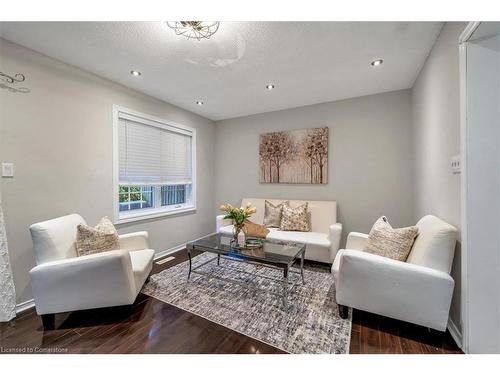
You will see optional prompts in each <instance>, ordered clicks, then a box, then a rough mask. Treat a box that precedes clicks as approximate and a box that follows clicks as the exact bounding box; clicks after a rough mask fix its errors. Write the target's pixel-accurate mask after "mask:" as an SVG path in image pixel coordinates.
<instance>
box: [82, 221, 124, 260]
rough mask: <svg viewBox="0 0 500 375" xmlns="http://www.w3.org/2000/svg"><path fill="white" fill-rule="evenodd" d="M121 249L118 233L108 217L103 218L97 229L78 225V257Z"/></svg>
mask: <svg viewBox="0 0 500 375" xmlns="http://www.w3.org/2000/svg"><path fill="white" fill-rule="evenodd" d="M119 248H120V239H119V237H118V232H117V231H116V228H115V226H114V225H113V223H112V222H111V221H110V220H109V219H108V218H107V217H103V218H102V219H101V220H100V221H99V223H98V224H97V225H96V226H95V227H91V226H88V225H87V224H78V226H77V232H76V252H77V255H78V256H83V255H90V254H96V253H100V252H103V251H108V250H116V249H119Z"/></svg>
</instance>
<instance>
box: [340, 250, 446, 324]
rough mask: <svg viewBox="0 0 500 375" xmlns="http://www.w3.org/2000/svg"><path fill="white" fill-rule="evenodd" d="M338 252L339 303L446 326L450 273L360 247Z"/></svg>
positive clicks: (415, 321)
mask: <svg viewBox="0 0 500 375" xmlns="http://www.w3.org/2000/svg"><path fill="white" fill-rule="evenodd" d="M339 256H340V264H339V271H338V282H337V285H336V287H337V291H336V297H337V302H338V303H339V304H342V305H347V306H351V307H355V308H359V309H362V310H366V311H370V312H373V313H376V314H381V315H385V316H389V317H392V318H395V319H401V320H405V321H408V322H412V323H416V324H420V325H424V326H426V327H431V328H434V329H438V330H441V331H444V330H445V329H446V325H447V322H448V313H449V309H450V304H451V297H452V294H453V288H454V284H455V283H454V280H453V278H452V277H451V276H450V275H448V274H447V273H445V272H442V271H438V270H434V269H432V268H428V267H423V266H419V265H415V264H410V263H406V262H401V261H398V260H394V259H389V258H386V257H382V256H379V255H375V254H370V253H366V252H363V251H357V250H344V251H343V252H342V253H341V254H340V255H339Z"/></svg>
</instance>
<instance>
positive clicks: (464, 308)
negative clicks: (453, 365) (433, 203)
mask: <svg viewBox="0 0 500 375" xmlns="http://www.w3.org/2000/svg"><path fill="white" fill-rule="evenodd" d="M480 24H481V22H476V21H474V22H469V23H468V24H467V26H466V27H465V29H464V31H463V32H462V34H460V37H459V40H458V42H459V69H460V155H461V164H462V165H461V176H460V212H461V213H460V216H461V217H460V222H461V224H460V225H461V241H462V244H461V245H462V246H461V255H462V267H461V274H462V275H461V296H460V297H461V306H460V308H461V315H462V322H461V326H462V340H461V341H462V345H461V346H462V350H463V351H464V353H469V283H468V273H467V272H468V265H469V242H468V241H469V227H468V223H467V207H468V202H469V194H468V183H467V165H468V164H467V161H468V159H469V157H468V147H467V145H468V143H469V136H468V134H469V133H468V125H467V46H468V43H469V40H470V38H471V37H472V35H473V34H474V32H475V31H476V30H477V28H478V27H479V25H480Z"/></svg>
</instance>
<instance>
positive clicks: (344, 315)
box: [339, 305, 349, 319]
mask: <svg viewBox="0 0 500 375" xmlns="http://www.w3.org/2000/svg"><path fill="white" fill-rule="evenodd" d="M339 315H340V317H341V318H342V319H347V317H348V316H349V308H348V307H347V306H344V305H339Z"/></svg>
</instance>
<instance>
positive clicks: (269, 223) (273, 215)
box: [263, 200, 289, 228]
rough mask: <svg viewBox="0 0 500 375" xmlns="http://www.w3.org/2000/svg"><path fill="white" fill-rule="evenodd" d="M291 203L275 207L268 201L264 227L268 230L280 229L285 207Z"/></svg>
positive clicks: (282, 203) (265, 206)
mask: <svg viewBox="0 0 500 375" xmlns="http://www.w3.org/2000/svg"><path fill="white" fill-rule="evenodd" d="M288 203H289V202H288V201H285V202H281V203H280V204H277V205H274V204H272V203H271V202H269V201H268V200H266V201H265V205H264V224H263V225H264V226H265V227H266V228H279V226H280V225H281V215H282V212H283V206H284V205H287V204H288Z"/></svg>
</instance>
